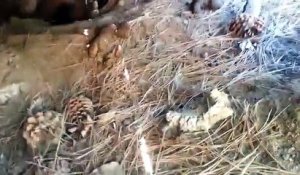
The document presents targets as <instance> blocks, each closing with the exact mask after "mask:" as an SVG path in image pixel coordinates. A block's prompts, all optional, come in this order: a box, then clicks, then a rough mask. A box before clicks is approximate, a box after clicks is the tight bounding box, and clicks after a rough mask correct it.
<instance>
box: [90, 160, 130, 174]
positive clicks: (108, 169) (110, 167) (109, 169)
mask: <svg viewBox="0 0 300 175" xmlns="http://www.w3.org/2000/svg"><path fill="white" fill-rule="evenodd" d="M90 175H125V172H124V170H123V168H122V166H121V165H120V164H119V163H118V162H110V163H107V164H104V165H102V166H101V167H100V168H97V169H94V170H93V172H92V173H90Z"/></svg>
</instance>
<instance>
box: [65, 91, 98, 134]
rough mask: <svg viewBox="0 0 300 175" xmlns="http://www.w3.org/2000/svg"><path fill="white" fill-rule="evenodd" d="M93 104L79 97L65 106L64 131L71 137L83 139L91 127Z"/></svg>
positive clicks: (87, 99)
mask: <svg viewBox="0 0 300 175" xmlns="http://www.w3.org/2000/svg"><path fill="white" fill-rule="evenodd" d="M93 119H94V109H93V102H92V101H91V100H90V99H89V98H86V97H83V96H80V97H76V98H73V99H71V100H70V101H69V102H68V104H67V106H66V129H67V132H68V133H70V134H71V135H73V134H75V136H81V137H85V136H86V135H87V134H88V132H89V131H90V130H91V128H92V126H93Z"/></svg>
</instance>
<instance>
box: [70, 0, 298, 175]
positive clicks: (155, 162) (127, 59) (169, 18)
mask: <svg viewBox="0 0 300 175" xmlns="http://www.w3.org/2000/svg"><path fill="white" fill-rule="evenodd" d="M152 5H153V6H152V8H148V9H147V11H146V12H145V14H146V15H145V16H143V17H140V18H138V19H136V20H133V21H131V25H132V30H133V31H134V34H133V35H132V37H131V38H130V39H128V40H127V41H126V42H124V43H123V48H124V51H125V53H124V57H123V59H122V60H121V61H119V62H118V63H117V64H116V65H115V66H114V67H113V68H112V69H110V70H106V71H105V73H104V72H102V73H101V74H102V75H96V77H98V78H99V79H98V81H96V82H94V83H92V84H89V86H87V87H88V92H90V94H92V97H93V99H94V100H95V101H97V102H98V104H97V106H98V107H99V108H100V110H99V115H98V119H99V120H98V121H97V123H96V125H95V127H94V130H93V134H92V136H91V139H90V142H89V145H90V146H89V147H88V148H86V149H85V150H80V152H78V155H77V156H75V157H76V159H78V160H81V164H82V162H86V163H85V164H86V165H87V167H88V168H90V169H92V167H95V166H98V165H101V164H103V163H106V162H109V161H113V160H116V161H120V162H121V163H122V165H123V167H124V169H125V170H126V172H127V174H144V173H145V171H146V172H148V173H149V172H150V174H152V172H153V174H293V173H292V172H290V171H289V170H285V169H284V167H282V166H278V164H277V163H276V157H274V156H273V155H272V152H270V151H269V148H268V146H269V145H268V140H270V139H271V138H273V137H275V136H276V135H273V134H267V133H268V130H269V129H270V126H271V124H272V121H274V120H275V119H276V116H275V117H273V116H271V118H273V120H272V121H271V122H268V123H265V124H264V125H263V126H262V127H260V128H259V127H257V126H256V124H257V121H256V120H257V118H256V116H257V113H256V112H257V111H256V110H255V109H254V106H253V104H249V103H247V102H244V103H243V101H239V100H237V101H236V103H235V108H236V112H235V115H234V116H233V117H232V118H229V119H226V120H225V121H223V122H221V123H219V125H218V126H217V127H216V128H214V129H212V130H210V131H209V132H204V131H203V132H201V131H199V132H196V133H181V135H180V136H177V137H176V138H175V139H174V138H169V137H166V135H165V133H164V132H163V130H162V128H163V126H164V124H165V123H164V122H165V121H164V117H165V114H166V112H167V110H169V109H175V110H176V109H178V108H179V106H180V105H182V104H185V103H186V102H188V101H189V100H191V98H196V97H195V96H196V95H197V94H201V93H204V92H209V91H210V90H212V89H213V88H215V87H219V88H221V89H223V88H226V87H228V86H234V85H235V84H236V83H238V82H243V81H245V80H251V79H259V77H258V75H259V76H260V77H261V79H264V78H265V79H272V74H273V73H272V72H270V71H269V70H268V69H267V68H266V67H265V66H264V64H265V63H264V62H265V60H264V59H266V57H267V54H266V50H265V48H266V47H265V43H268V42H272V39H273V38H270V37H271V36H272V37H274V35H273V33H272V32H273V30H270V31H272V32H270V31H267V34H266V35H264V38H263V39H265V40H266V41H267V42H263V43H262V44H260V45H259V46H258V49H257V51H251V50H250V51H246V52H243V53H240V54H237V52H235V51H236V50H234V49H233V47H232V46H233V44H234V39H232V38H230V37H228V36H225V35H223V36H222V35H218V36H210V37H209V34H211V33H216V32H217V31H218V30H220V28H219V27H218V25H217V23H218V22H217V20H218V19H220V18H219V17H220V15H221V13H219V14H218V13H215V14H204V16H202V17H200V19H197V21H196V20H195V19H191V20H189V21H188V22H189V24H188V25H187V26H185V25H184V22H185V21H184V20H183V18H180V17H178V16H176V10H174V9H176V7H178V6H176V2H175V3H172V4H169V2H168V1H161V2H155V3H152ZM177 5H178V4H177ZM291 5H297V3H291V2H290V4H289V3H287V4H286V5H282V6H277V7H278V8H274V9H273V11H272V12H271V13H273V12H274V13H275V12H276V11H278V12H282V8H287V7H288V6H289V8H288V9H294V8H292V7H291ZM289 11H292V10H289ZM205 15H206V16H205ZM287 15H289V14H278V16H277V18H279V17H280V18H281V17H283V16H287ZM215 20H216V21H215ZM295 20H298V19H295ZM297 23H298V22H297ZM197 25H198V26H197ZM276 25H280V24H279V23H277V24H276ZM195 26H196V27H195ZM199 28H200V29H201V30H200V29H199ZM269 28H271V27H269ZM186 29H187V30H186ZM191 29H193V30H191ZM276 29H278V30H281V29H282V28H280V27H277V26H276ZM199 31H200V32H199ZM203 31H206V32H203ZM282 32H283V31H282ZM254 52H255V53H258V57H259V58H261V59H262V60H263V63H262V62H259V60H260V59H258V60H257V58H256V57H257V56H254V54H255V53H254ZM273 79H275V81H278V79H277V77H276V78H274V77H273ZM94 80H95V77H94ZM270 81H273V80H270ZM194 105H204V104H194ZM105 111H106V112H105ZM107 111H108V112H107ZM273 115H274V114H273ZM278 116H280V113H277V117H278ZM143 139H145V143H144V141H143ZM141 142H143V144H142V146H141ZM144 148H147V150H148V154H149V157H150V158H151V163H149V162H148V163H146V162H147V161H148V160H147V158H145V153H144V151H143V150H142V149H144ZM143 155H144V156H143ZM146 157H147V156H146ZM82 160H84V161H82ZM149 166H150V167H149Z"/></svg>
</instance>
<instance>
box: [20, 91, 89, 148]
mask: <svg viewBox="0 0 300 175" xmlns="http://www.w3.org/2000/svg"><path fill="white" fill-rule="evenodd" d="M40 101H42V100H40ZM41 105H43V104H42V103H36V102H34V103H32V105H31V107H30V108H29V111H28V114H29V116H28V117H27V119H26V121H25V123H24V127H23V137H24V138H25V140H26V142H27V144H28V145H29V146H30V147H31V148H32V149H33V150H35V149H37V148H39V147H40V146H42V145H50V144H58V143H59V141H60V139H61V137H62V135H63V134H67V135H69V136H70V137H71V138H73V139H75V140H76V139H80V138H84V137H86V136H87V135H88V134H89V132H90V131H91V129H92V127H93V123H94V109H93V102H92V101H91V100H90V99H89V98H87V97H84V96H79V97H75V98H71V99H70V100H69V101H68V102H67V104H66V106H65V111H64V113H59V112H56V111H52V110H48V109H46V108H42V107H40V106H41ZM37 108H38V110H36V109H37ZM34 109H35V110H34Z"/></svg>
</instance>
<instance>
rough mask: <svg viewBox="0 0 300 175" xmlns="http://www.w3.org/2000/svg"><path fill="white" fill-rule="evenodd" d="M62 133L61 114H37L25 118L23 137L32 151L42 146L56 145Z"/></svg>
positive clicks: (51, 112)
mask: <svg viewBox="0 0 300 175" xmlns="http://www.w3.org/2000/svg"><path fill="white" fill-rule="evenodd" d="M61 132H62V114H60V113H58V112H55V111H45V112H37V113H36V114H34V115H31V116H29V117H28V118H27V120H26V122H25V124H24V130H23V137H24V138H25V140H26V142H27V144H28V145H30V146H31V148H32V149H36V148H38V147H39V146H40V145H42V144H50V143H52V144H57V143H58V142H59V140H60V135H61Z"/></svg>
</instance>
